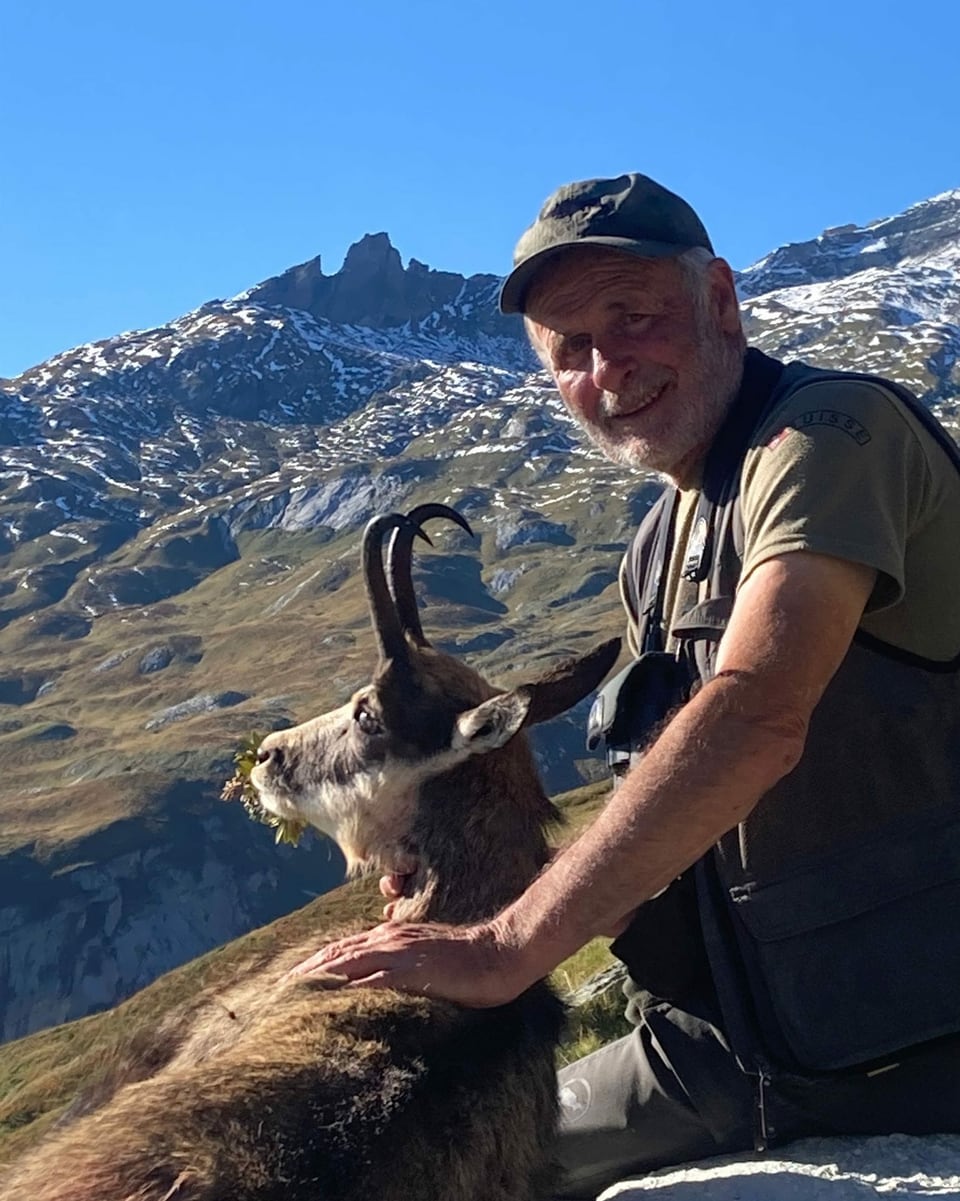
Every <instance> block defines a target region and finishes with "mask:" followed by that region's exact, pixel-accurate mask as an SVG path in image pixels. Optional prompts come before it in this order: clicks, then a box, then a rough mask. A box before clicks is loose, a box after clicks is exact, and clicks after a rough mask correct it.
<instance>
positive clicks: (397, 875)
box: [380, 872, 413, 922]
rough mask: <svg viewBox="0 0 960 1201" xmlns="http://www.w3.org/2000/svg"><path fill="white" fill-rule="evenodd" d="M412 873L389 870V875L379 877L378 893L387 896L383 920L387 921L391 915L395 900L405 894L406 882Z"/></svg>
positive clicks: (395, 903) (394, 907)
mask: <svg viewBox="0 0 960 1201" xmlns="http://www.w3.org/2000/svg"><path fill="white" fill-rule="evenodd" d="M412 874H413V873H412V872H406V873H404V872H390V874H389V875H387V876H381V877H380V895H381V896H383V897H387V898H388V903H387V904H386V905H384V907H383V920H384V921H387V922H388V921H390V919H391V918H392V917H393V914H394V910H395V909H396V907H397V901H399V900H400V898H401V897H402V896H405V895H406V888H407V884H408V882H409V880H410V877H411V875H412Z"/></svg>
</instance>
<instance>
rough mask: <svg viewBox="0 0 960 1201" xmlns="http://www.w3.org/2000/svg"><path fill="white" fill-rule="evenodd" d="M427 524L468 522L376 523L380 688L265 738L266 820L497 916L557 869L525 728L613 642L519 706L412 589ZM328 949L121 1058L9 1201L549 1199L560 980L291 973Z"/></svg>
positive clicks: (189, 1015)
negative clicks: (430, 617)
mask: <svg viewBox="0 0 960 1201" xmlns="http://www.w3.org/2000/svg"><path fill="white" fill-rule="evenodd" d="M433 517H447V518H450V519H452V520H455V521H457V523H458V524H459V525H461V526H463V527H464V528H466V529H468V530H469V527H467V525H466V522H465V521H464V520H463V519H462V518H461V517H460V516H459V514H457V513H455V512H454V511H453V510H451V509H448V508H447V507H446V506H442V505H424V506H420V507H419V508H417V509H415V510H414V511H413V512H412V513H411V514H409V515H408V516H407V517H402V516H400V515H397V514H394V515H390V516H385V517H378V518H375V519H374V520H373V521H372V522H370V524H369V525H368V526H367V529H366V531H365V534H364V538H363V549H362V557H363V571H364V578H365V582H366V589H367V595H368V599H369V603H370V610H371V616H372V620H373V627H374V631H375V634H376V638H377V643H378V647H379V656H380V658H379V663H378V666H377V669H376V671H375V673H374V675H373V678H372V680H371V682H370V684H368V685H367V686H366V687H364V688H361V689H360V690H359V691H358V692H357V693H356V694H355V695H354V696H353V697H352V698H351V700H350V701H349V702H348V703H347V704H346V705H343V706H341V707H340V708H339V709H335V710H334V711H333V712H331V713H327V714H324V715H323V716H321V717H316V718H314V719H313V720H312V721H308V722H305V723H304V724H303V725H300V726H297V727H296V728H294V729H289V730H285V731H282V732H278V733H274V734H271V735H270V736H269V737H268V738H267V739H266V740H265V741H264V742H263V744H262V746H261V749H260V755H259V763H258V765H257V767H256V768H255V769H254V772H253V775H252V779H253V782H254V784H255V785H256V787H257V790H258V792H259V796H260V800H261V802H262V804H263V806H264V807H265V808H266V809H267V810H269V811H271V812H272V813H274V814H275V815H277V816H278V817H280V818H283V819H286V820H289V821H301V822H304V821H305V822H308V823H310V824H312V825H313V826H315V827H317V828H318V829H320V830H322V831H324V832H325V833H326V834H329V835H330V836H331V837H332V838H334V839H335V840H336V841H337V842H338V843H339V845H340V846H341V848H342V849H343V851H344V853H345V855H346V858H347V861H348V863H349V865H350V867H351V869H352V870H354V871H358V870H366V871H376V870H379V871H390V870H397V867H398V866H399V865H400V864H407V865H409V864H412V863H415V864H416V869H415V871H414V873H413V876H412V888H410V889H408V891H409V892H410V893H411V895H409V896H405V897H404V898H403V900H402V901H401V902H400V903H399V911H398V914H397V916H401V917H403V918H404V919H407V920H419V921H423V920H438V921H445V922H455V923H469V922H474V921H479V920H482V919H484V918H487V917H489V916H491V915H493V914H494V913H496V912H498V911H499V910H500V909H501V908H503V906H504V905H505V904H507V903H508V902H509V901H510V900H511V899H512V898H514V897H515V896H517V895H518V894H519V893H520V892H521V891H522V890H523V889H524V888H525V887H526V885H527V884H528V883H529V881H530V880H531V879H532V878H533V877H534V876H535V874H536V873H537V872H538V871H539V870H540V869H541V868H542V867H543V865H544V863H545V862H546V860H547V854H548V850H547V843H546V841H545V837H544V827H545V826H546V825H548V824H549V823H550V822H551V821H552V820H554V819H555V817H556V811H555V810H554V807H553V806H552V805H551V803H550V801H549V800H548V799H547V797H546V795H545V793H544V791H543V788H542V786H541V784H540V781H539V779H538V776H537V771H536V768H535V765H534V761H533V757H532V755H531V753H530V750H529V747H528V745H527V741H526V738H525V736H524V735H523V734H522V733H521V730H522V728H523V727H524V726H528V725H531V724H533V723H535V722H541V721H545V720H548V719H549V718H552V717H555V716H556V715H557V714H559V713H562V712H564V711H565V710H566V709H568V708H569V707H570V706H571V705H574V704H575V703H576V702H577V701H579V700H580V699H581V698H582V697H584V696H586V695H587V694H588V693H589V692H591V691H593V689H595V688H596V687H597V685H598V684H599V683H600V681H601V680H602V679H603V677H604V676H605V675H606V673H607V672H608V670H609V669H610V667H611V666H612V664H613V662H614V660H615V658H616V656H617V651H618V648H619V643H618V641H617V640H613V641H612V642H607V643H604V644H603V645H602V646H599V647H598V648H596V649H595V650H594V651H592V652H590V653H588V654H587V655H584V656H582V657H580V658H577V659H571V660H568V661H566V662H564V663H562V664H560V665H559V666H557V667H555V668H553V669H552V670H551V671H550V672H549V673H547V674H546V675H544V676H542V677H541V678H539V679H537V680H535V681H533V682H531V683H528V684H525V685H523V686H521V687H518V688H514V689H512V690H511V691H508V692H503V691H498V690H497V689H495V688H494V687H492V686H491V685H490V684H488V683H487V682H486V681H485V680H484V679H483V678H482V677H481V676H479V675H478V674H477V673H476V672H475V671H473V670H472V669H470V668H468V667H467V666H465V665H464V664H463V663H461V662H459V661H458V660H456V659H454V658H452V657H451V656H449V655H447V654H444V653H442V652H440V651H437V650H435V649H433V648H432V647H431V646H430V645H429V643H428V642H427V640H426V638H425V637H424V635H423V631H422V628H421V625H420V620H419V616H418V613H417V608H416V602H415V598H414V591H413V585H412V581H411V558H412V546H413V539H414V537H415V536H416V535H417V534H418V533H421V532H420V528H419V527H420V525H421V523H422V522H424V521H426V520H427V519H428V518H433ZM388 532H390V533H391V534H392V537H391V543H390V548H389V554H388V567H387V571H386V572H385V571H384V567H383V561H382V558H383V556H382V549H381V548H382V542H383V539H384V537H385V535H386V534H387V533H388ZM421 536H422V534H421ZM316 949H317V948H316V945H315V943H313V942H311V943H303V944H301V945H299V946H295V947H290V948H288V949H287V950H285V951H283V952H282V953H280V954H278V955H277V956H276V957H275V958H274V959H273V960H272V961H271V962H270V963H269V964H268V965H267V966H266V967H263V966H261V967H260V969H259V970H258V971H257V972H256V973H254V974H252V975H249V976H247V977H245V978H244V979H243V980H242V981H241V982H240V983H238V984H236V985H234V986H233V987H231V988H228V989H223V990H220V991H219V993H218V994H217V995H216V996H214V997H207V998H201V999H200V1000H199V1001H198V1002H197V1003H195V1004H193V1005H192V1006H190V1007H185V1008H184V1010H182V1011H181V1012H179V1013H177V1014H174V1015H172V1016H171V1017H170V1018H168V1019H166V1020H165V1021H164V1023H163V1028H162V1030H160V1031H159V1032H158V1036H157V1040H155V1041H154V1043H153V1046H152V1049H151V1048H150V1047H149V1046H148V1047H147V1048H146V1050H145V1051H144V1058H145V1061H146V1058H147V1057H151V1058H150V1061H149V1064H146V1062H145V1061H144V1063H140V1064H138V1063H136V1062H134V1063H132V1064H128V1065H127V1066H126V1067H125V1069H124V1072H125V1074H124V1075H123V1076H121V1077H119V1081H120V1082H119V1083H118V1084H117V1085H115V1086H114V1090H113V1092H112V1095H109V1092H110V1090H107V1096H106V1097H104V1095H103V1090H101V1095H99V1096H97V1098H96V1102H95V1104H96V1106H97V1107H96V1108H94V1110H93V1112H87V1113H85V1114H83V1116H80V1117H77V1118H75V1119H74V1120H73V1121H72V1122H71V1123H69V1124H67V1125H66V1126H65V1127H63V1128H61V1129H59V1130H57V1131H55V1132H54V1133H53V1134H52V1135H51V1136H50V1137H49V1138H48V1139H47V1140H46V1142H44V1143H42V1144H41V1145H40V1147H39V1148H37V1149H36V1150H35V1151H33V1152H32V1153H28V1155H27V1156H26V1157H25V1158H24V1159H23V1160H22V1161H20V1163H18V1164H15V1165H14V1166H13V1169H12V1172H11V1173H10V1174H9V1175H8V1176H7V1178H6V1180H5V1181H4V1180H2V1179H0V1196H2V1197H3V1198H4V1201H281V1199H282V1201H353V1199H357V1201H360V1199H361V1198H362V1199H363V1201H373V1199H376V1201H539V1199H540V1198H543V1197H546V1196H548V1195H549V1191H550V1186H551V1183H552V1180H553V1172H552V1167H551V1145H552V1137H553V1131H554V1124H555V1118H556V1082H555V1075H554V1059H553V1054H554V1048H555V1045H556V1042H557V1039H558V1036H559V1033H560V1028H561V1023H562V1013H561V1006H560V1004H559V1002H558V1001H557V999H556V998H555V997H554V996H553V995H552V994H551V992H550V991H549V989H548V987H547V985H546V984H545V983H543V982H541V983H539V984H537V985H535V986H534V987H533V988H531V989H529V990H528V991H527V992H526V993H525V994H524V995H522V996H521V997H519V998H517V1000H515V1001H513V1002H511V1003H510V1004H508V1005H503V1006H501V1007H499V1008H496V1009H466V1008H463V1007H460V1006H457V1005H453V1004H450V1003H448V1002H444V1001H438V1000H430V999H427V998H424V997H416V996H408V995H404V994H401V993H397V992H393V991H387V990H375V989H363V990H354V991H350V992H335V991H333V992H331V991H324V990H323V989H322V988H321V987H320V986H319V985H318V984H317V983H316V982H311V981H309V980H303V979H284V978H283V973H284V972H285V971H286V970H287V969H288V968H290V967H292V966H293V965H294V964H295V963H297V962H299V961H300V960H302V959H303V958H305V957H306V956H307V955H309V954H311V953H312V952H313V951H314V950H316ZM158 1043H160V1044H162V1046H163V1050H162V1053H159V1054H158V1052H157V1045H158ZM124 1080H125V1081H126V1082H122V1081H124ZM88 1108H89V1106H88Z"/></svg>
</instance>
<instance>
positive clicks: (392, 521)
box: [360, 513, 426, 662]
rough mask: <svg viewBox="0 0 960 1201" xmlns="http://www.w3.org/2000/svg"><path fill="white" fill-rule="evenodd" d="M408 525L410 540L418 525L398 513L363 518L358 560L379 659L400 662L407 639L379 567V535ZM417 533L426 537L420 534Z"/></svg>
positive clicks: (380, 544)
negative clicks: (365, 520) (363, 524)
mask: <svg viewBox="0 0 960 1201" xmlns="http://www.w3.org/2000/svg"><path fill="white" fill-rule="evenodd" d="M401 529H410V530H411V533H410V538H411V541H412V540H413V538H414V537H416V535H417V534H420V530H419V528H418V527H417V526H416V525H415V524H414V523H413V522H412V521H410V519H409V518H408V517H404V516H403V514H402V513H385V514H383V516H381V517H374V518H373V519H372V520H371V521H368V522H367V527H366V529H365V530H364V531H363V542H362V545H361V552H360V553H361V560H362V562H363V583H364V587H365V588H366V592H367V602H368V604H369V606H370V620H371V623H372V625H373V632H374V635H375V636H376V639H377V647H378V649H379V651H380V659H381V662H385V661H386V660H387V659H393V660H394V661H396V662H403V661H404V660H406V658H407V642H406V639H405V638H404V633H403V626H402V624H401V622H400V618H399V616H398V615H397V609H396V606H395V604H394V601H393V597H392V596H391V595H390V589H389V587H388V585H387V578H386V576H385V574H384V571H383V539H384V538H385V537H386V535H387V533H388V532H389V531H390V530H401ZM420 536H421V537H424V538H425V537H426V535H425V534H421V535H420Z"/></svg>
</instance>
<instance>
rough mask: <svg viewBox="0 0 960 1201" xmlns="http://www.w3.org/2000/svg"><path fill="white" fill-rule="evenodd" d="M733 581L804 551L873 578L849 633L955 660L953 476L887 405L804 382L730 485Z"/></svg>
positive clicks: (875, 397)
mask: <svg viewBox="0 0 960 1201" xmlns="http://www.w3.org/2000/svg"><path fill="white" fill-rule="evenodd" d="M741 511H742V515H743V525H744V548H743V571H742V574H741V581H742V580H744V579H746V577H747V576H748V575H749V574H750V572H751V571H753V570H754V568H756V567H757V566H759V564H761V563H763V562H764V561H765V560H766V559H769V558H771V557H773V556H774V555H781V554H785V553H787V552H791V551H800V550H808V551H815V552H818V553H820V554H827V555H834V556H836V557H837V558H840V559H847V560H850V561H852V562H856V563H864V564H866V565H867V566H869V567H874V568H876V570H877V573H878V575H877V582H876V585H875V587H874V590H873V593H872V595H871V597H870V600H869V602H868V605H867V610H866V613H865V614H864V617H863V620H862V622H861V628H862V629H863V630H864V631H865V632H866V633H869V634H872V635H874V636H875V637H877V638H880V639H882V641H884V642H886V643H889V644H891V645H893V646H895V647H898V648H900V649H903V650H906V651H910V652H912V653H913V654H916V655H922V656H923V657H925V658H928V659H935V660H938V661H945V660H949V659H952V658H953V657H954V656H956V655H957V654H958V653H960V472H958V471H957V469H956V467H955V466H954V465H953V463H952V462H951V461H950V458H949V456H948V455H947V452H946V451H945V450H944V448H943V447H941V446H940V445H939V444H938V443H937V441H936V439H935V438H933V436H932V435H931V434H930V433H929V432H928V431H927V430H926V429H925V428H924V426H923V425H922V423H921V422H920V421H918V420H917V418H916V417H915V416H914V415H913V414H912V413H911V412H910V411H909V410H908V409H907V408H906V407H905V406H904V405H903V404H902V403H900V401H898V399H897V398H896V396H895V395H893V394H892V393H891V392H889V391H887V389H885V388H883V387H882V386H881V385H878V384H874V383H869V382H864V381H861V380H819V381H813V382H811V383H809V384H805V385H803V386H802V387H800V388H798V389H797V390H796V391H794V392H793V393H791V394H790V395H789V396H788V397H786V399H785V400H784V402H783V403H782V404H780V405H779V406H778V407H777V408H776V410H774V412H773V413H771V414H770V416H769V418H768V419H767V420H766V421H765V422H764V425H763V426H762V427H761V429H760V430H759V431H758V434H757V437H756V438H755V440H754V446H753V447H752V448H751V449H750V450H749V451H748V453H747V457H746V459H745V461H744V465H743V472H742V476H741Z"/></svg>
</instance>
